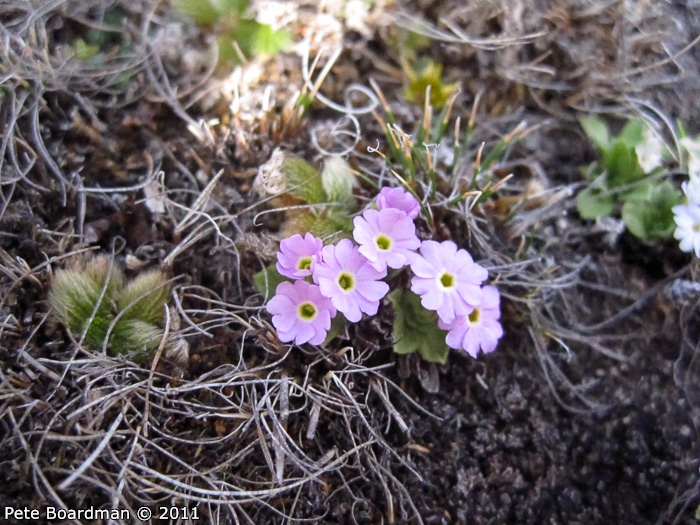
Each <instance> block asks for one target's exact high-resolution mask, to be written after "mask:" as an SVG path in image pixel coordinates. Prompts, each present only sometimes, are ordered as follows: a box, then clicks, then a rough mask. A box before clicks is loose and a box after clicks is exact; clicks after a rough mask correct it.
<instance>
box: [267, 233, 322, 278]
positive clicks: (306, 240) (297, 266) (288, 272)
mask: <svg viewBox="0 0 700 525" xmlns="http://www.w3.org/2000/svg"><path fill="white" fill-rule="evenodd" d="M321 248H323V242H322V241H321V239H317V238H316V237H314V236H313V235H311V234H310V233H307V234H306V235H305V236H304V237H302V236H301V235H299V234H298V233H297V234H296V235H292V236H291V237H288V238H287V239H283V240H282V242H280V251H279V252H277V271H278V272H279V273H280V274H282V275H284V276H285V277H289V278H291V279H303V278H304V277H308V276H309V275H311V274H312V273H313V271H314V266H315V265H316V263H317V262H318V261H319V260H320V259H321Z"/></svg>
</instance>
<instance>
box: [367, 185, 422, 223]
mask: <svg viewBox="0 0 700 525" xmlns="http://www.w3.org/2000/svg"><path fill="white" fill-rule="evenodd" d="M377 207H378V208H379V209H380V210H383V209H385V208H391V209H395V210H401V211H402V212H404V213H405V214H406V215H408V217H409V218H411V219H415V218H416V217H418V214H419V213H420V202H418V200H417V199H416V198H415V197H414V196H413V195H411V194H410V193H409V192H407V191H406V190H404V189H403V188H389V187H384V188H382V190H381V191H380V192H379V195H377Z"/></svg>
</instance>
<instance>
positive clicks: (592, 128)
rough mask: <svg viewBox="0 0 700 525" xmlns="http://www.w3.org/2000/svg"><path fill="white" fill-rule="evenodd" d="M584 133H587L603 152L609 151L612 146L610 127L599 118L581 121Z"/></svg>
mask: <svg viewBox="0 0 700 525" xmlns="http://www.w3.org/2000/svg"><path fill="white" fill-rule="evenodd" d="M579 122H580V124H581V127H582V128H583V131H585V132H586V135H588V138H589V139H591V140H592V141H593V142H595V144H596V146H598V148H600V150H601V151H605V150H606V149H608V147H609V145H610V132H609V131H608V126H607V125H606V124H605V122H603V121H602V120H600V119H599V118H598V117H595V116H589V117H583V118H581V119H579Z"/></svg>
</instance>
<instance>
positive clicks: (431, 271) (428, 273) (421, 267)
mask: <svg viewBox="0 0 700 525" xmlns="http://www.w3.org/2000/svg"><path fill="white" fill-rule="evenodd" d="M411 270H412V271H413V273H414V274H416V276H418V277H424V278H434V277H436V276H437V274H438V270H437V268H435V266H433V265H432V264H431V263H430V262H428V261H427V260H426V259H424V258H423V257H421V256H420V255H416V256H415V257H414V259H413V261H412V262H411Z"/></svg>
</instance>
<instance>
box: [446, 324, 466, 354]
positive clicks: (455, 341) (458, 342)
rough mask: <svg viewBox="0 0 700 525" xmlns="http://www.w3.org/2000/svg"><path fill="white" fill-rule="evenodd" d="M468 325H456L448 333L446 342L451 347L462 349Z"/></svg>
mask: <svg viewBox="0 0 700 525" xmlns="http://www.w3.org/2000/svg"><path fill="white" fill-rule="evenodd" d="M466 330H467V327H466V326H465V325H461V326H456V327H455V328H453V329H452V330H450V331H449V332H448V333H447V336H446V337H445V343H447V346H449V347H450V348H454V349H455V350H461V349H462V341H463V340H464V334H465V333H466Z"/></svg>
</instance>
